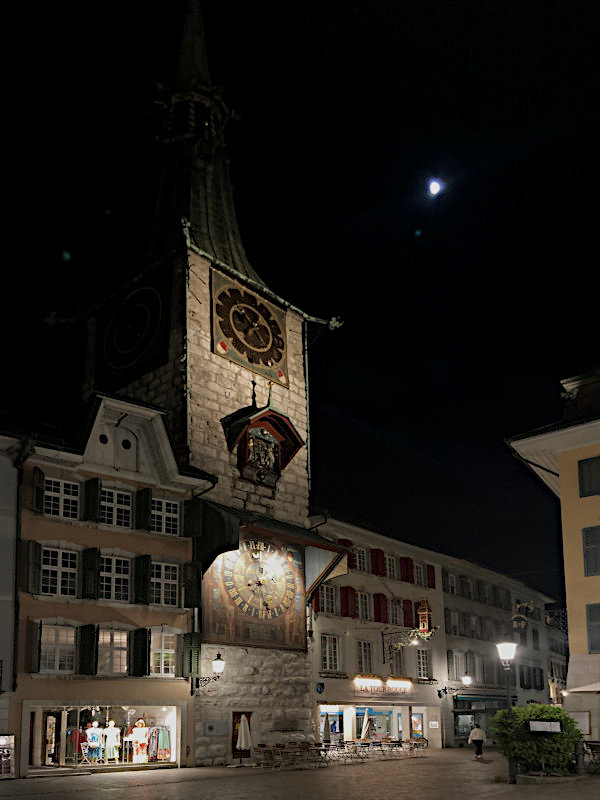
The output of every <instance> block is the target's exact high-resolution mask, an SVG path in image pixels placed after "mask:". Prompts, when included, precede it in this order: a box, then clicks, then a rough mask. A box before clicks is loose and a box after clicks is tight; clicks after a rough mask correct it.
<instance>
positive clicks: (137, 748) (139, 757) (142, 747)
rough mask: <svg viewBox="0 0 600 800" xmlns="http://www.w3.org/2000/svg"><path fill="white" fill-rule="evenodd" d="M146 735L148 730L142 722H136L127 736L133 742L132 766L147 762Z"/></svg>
mask: <svg viewBox="0 0 600 800" xmlns="http://www.w3.org/2000/svg"><path fill="white" fill-rule="evenodd" d="M148 734H149V729H148V728H147V727H146V725H145V724H144V721H143V720H138V721H137V722H136V723H135V727H134V729H133V730H132V731H131V733H130V734H129V739H130V740H131V742H133V763H134V764H145V763H146V762H147V761H148Z"/></svg>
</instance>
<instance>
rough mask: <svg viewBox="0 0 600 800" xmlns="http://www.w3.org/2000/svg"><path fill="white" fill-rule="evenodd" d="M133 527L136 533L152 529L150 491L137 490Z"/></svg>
mask: <svg viewBox="0 0 600 800" xmlns="http://www.w3.org/2000/svg"><path fill="white" fill-rule="evenodd" d="M135 527H136V530H138V531H149V530H151V528H152V489H138V491H137V492H136V493H135Z"/></svg>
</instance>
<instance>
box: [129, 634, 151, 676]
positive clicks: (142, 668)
mask: <svg viewBox="0 0 600 800" xmlns="http://www.w3.org/2000/svg"><path fill="white" fill-rule="evenodd" d="M131 644H132V646H131V649H132V653H133V659H132V664H131V670H130V673H129V674H130V675H133V676H135V677H137V678H141V677H143V676H144V675H149V674H150V629H149V628H137V629H136V630H135V631H132V632H131Z"/></svg>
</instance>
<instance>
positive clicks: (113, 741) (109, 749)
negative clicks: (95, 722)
mask: <svg viewBox="0 0 600 800" xmlns="http://www.w3.org/2000/svg"><path fill="white" fill-rule="evenodd" d="M120 747H121V729H120V728H117V727H116V726H115V721H114V719H110V720H109V721H108V727H107V728H104V761H105V762H106V761H113V760H114V762H115V763H116V764H118V763H119V748H120Z"/></svg>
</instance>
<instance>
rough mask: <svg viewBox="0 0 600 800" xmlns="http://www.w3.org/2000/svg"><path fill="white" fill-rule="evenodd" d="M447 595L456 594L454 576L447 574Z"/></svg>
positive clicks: (450, 573)
mask: <svg viewBox="0 0 600 800" xmlns="http://www.w3.org/2000/svg"><path fill="white" fill-rule="evenodd" d="M448 594H456V575H454V574H453V573H452V572H449V573H448Z"/></svg>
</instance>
